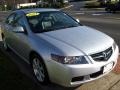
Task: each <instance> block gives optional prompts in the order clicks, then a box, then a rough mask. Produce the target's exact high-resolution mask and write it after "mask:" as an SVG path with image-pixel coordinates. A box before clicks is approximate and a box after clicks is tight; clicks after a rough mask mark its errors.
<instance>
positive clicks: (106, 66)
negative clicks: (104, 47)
mask: <svg viewBox="0 0 120 90" xmlns="http://www.w3.org/2000/svg"><path fill="white" fill-rule="evenodd" d="M112 68H113V62H111V63H109V64H107V65H105V66H104V68H103V73H106V72H108V71H110V70H111V69H112Z"/></svg>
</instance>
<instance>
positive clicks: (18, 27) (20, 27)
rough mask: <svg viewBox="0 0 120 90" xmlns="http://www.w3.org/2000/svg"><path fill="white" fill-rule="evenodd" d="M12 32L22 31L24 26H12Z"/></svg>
mask: <svg viewBox="0 0 120 90" xmlns="http://www.w3.org/2000/svg"><path fill="white" fill-rule="evenodd" d="M13 32H16V33H24V28H23V27H22V26H17V27H15V28H14V30H13Z"/></svg>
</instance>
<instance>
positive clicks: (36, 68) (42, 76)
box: [31, 55, 49, 85]
mask: <svg viewBox="0 0 120 90" xmlns="http://www.w3.org/2000/svg"><path fill="white" fill-rule="evenodd" d="M31 64H32V69H33V74H34V76H35V78H36V79H37V81H38V82H39V83H40V84H44V85H45V84H47V83H48V81H49V79H48V73H47V69H46V67H45V64H44V62H43V60H42V59H41V58H40V57H39V56H38V55H33V56H32V62H31Z"/></svg>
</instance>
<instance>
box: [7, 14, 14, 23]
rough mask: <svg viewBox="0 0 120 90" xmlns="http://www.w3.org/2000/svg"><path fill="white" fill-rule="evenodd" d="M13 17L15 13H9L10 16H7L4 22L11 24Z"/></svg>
mask: <svg viewBox="0 0 120 90" xmlns="http://www.w3.org/2000/svg"><path fill="white" fill-rule="evenodd" d="M14 17H15V14H11V15H10V16H8V18H7V19H6V23H7V24H12V23H13V21H14Z"/></svg>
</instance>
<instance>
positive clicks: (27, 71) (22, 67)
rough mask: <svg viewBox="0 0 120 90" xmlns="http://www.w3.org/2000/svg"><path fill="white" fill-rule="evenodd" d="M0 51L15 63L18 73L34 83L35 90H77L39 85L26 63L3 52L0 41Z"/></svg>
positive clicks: (12, 54) (12, 53)
mask: <svg viewBox="0 0 120 90" xmlns="http://www.w3.org/2000/svg"><path fill="white" fill-rule="evenodd" d="M0 51H1V52H2V53H3V54H5V55H6V56H7V57H8V58H10V60H12V62H13V63H15V64H16V66H18V68H19V70H20V72H22V73H23V74H24V75H26V76H27V77H29V78H30V79H31V80H32V81H33V82H34V84H35V86H36V90H74V89H76V88H77V87H71V88H67V87H62V86H59V85H57V84H54V83H50V84H48V85H47V86H43V85H40V84H38V83H37V81H36V80H35V78H34V76H33V74H32V71H31V67H30V65H28V64H27V63H26V62H24V60H22V59H21V58H20V57H18V56H17V55H16V54H15V53H14V52H12V51H5V50H4V49H3V48H2V42H1V41H0ZM23 82H24V81H23Z"/></svg>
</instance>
